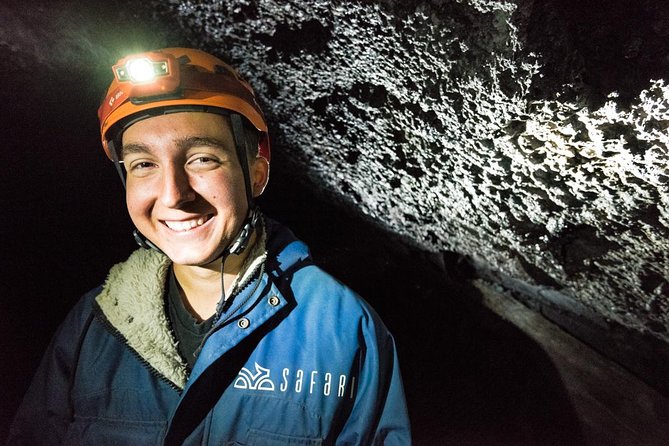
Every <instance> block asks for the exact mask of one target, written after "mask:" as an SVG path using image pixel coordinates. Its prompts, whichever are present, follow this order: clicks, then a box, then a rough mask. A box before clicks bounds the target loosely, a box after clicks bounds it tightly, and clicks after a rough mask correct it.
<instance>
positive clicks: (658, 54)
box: [520, 0, 669, 108]
mask: <svg viewBox="0 0 669 446" xmlns="http://www.w3.org/2000/svg"><path fill="white" fill-rule="evenodd" d="M520 9H521V10H524V11H525V14H527V18H526V20H527V23H526V32H527V34H526V37H525V40H526V49H527V50H528V51H532V52H535V53H538V54H539V55H540V56H541V59H542V63H543V64H544V68H543V69H542V73H543V77H541V78H536V79H535V80H534V84H533V90H532V93H533V95H535V97H536V98H538V99H548V98H551V97H553V96H554V95H555V94H556V93H562V94H563V97H567V98H572V97H573V96H574V95H577V96H581V97H582V98H583V99H585V100H586V102H587V104H588V105H589V106H591V107H593V108H596V107H599V106H601V104H602V103H603V102H604V101H605V100H606V97H607V96H608V95H609V94H610V93H611V92H618V93H619V95H620V96H619V97H620V101H621V103H623V104H624V103H629V101H631V100H633V99H634V98H636V97H637V96H638V94H639V92H640V91H641V90H643V89H645V88H648V85H649V80H651V79H668V78H669V3H667V2H658V1H654V0H639V1H635V2H630V1H627V0H590V1H582V0H545V1H529V2H521V7H520ZM528 13H529V14H528ZM565 84H570V86H569V87H567V88H564V86H565ZM573 87H575V88H573Z"/></svg>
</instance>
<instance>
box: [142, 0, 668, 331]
mask: <svg viewBox="0 0 669 446" xmlns="http://www.w3.org/2000/svg"><path fill="white" fill-rule="evenodd" d="M154 7H155V10H156V11H158V12H159V13H161V14H165V15H170V16H176V17H177V20H178V22H179V23H180V25H181V27H182V28H183V30H184V31H185V32H186V33H187V35H188V36H189V38H190V39H191V40H192V42H193V44H194V45H197V46H199V47H201V48H203V49H208V50H210V51H213V52H215V53H217V54H218V55H220V56H222V57H223V58H225V59H227V60H229V61H230V62H232V63H233V64H234V65H235V66H237V67H238V68H239V70H240V71H241V72H242V74H243V75H244V76H245V77H247V78H248V79H249V80H250V82H251V83H252V84H253V85H254V87H255V89H256V92H257V93H258V94H259V96H260V98H261V101H262V102H263V105H264V108H265V110H266V113H267V115H268V118H269V120H270V124H271V127H272V129H271V132H272V137H273V138H274V140H275V141H276V143H275V147H280V149H281V150H282V151H284V152H285V156H286V158H287V159H288V160H289V161H290V162H291V163H292V164H293V165H294V166H295V167H296V169H295V172H296V173H295V175H296V177H297V179H299V180H302V181H307V182H309V183H311V184H313V185H314V186H315V187H317V188H319V189H320V190H321V192H323V193H326V194H327V195H328V196H330V197H335V198H336V199H338V200H339V201H341V202H344V203H346V204H348V205H350V206H351V207H352V208H355V209H358V210H359V212H361V213H363V214H364V215H366V216H368V218H369V219H371V220H373V221H374V222H376V223H377V224H378V225H381V226H383V227H385V228H387V229H390V230H391V231H393V232H394V233H396V234H399V235H400V236H401V237H402V238H404V239H405V240H408V241H410V242H411V243H413V244H415V245H418V246H420V247H422V248H426V249H428V250H431V251H453V252H457V253H460V254H463V255H466V256H468V257H469V258H471V259H472V261H473V262H474V264H475V265H476V266H477V267H478V268H479V270H480V271H483V272H488V273H489V275H491V276H494V277H496V278H497V279H498V280H501V281H502V282H503V283H505V284H507V285H509V286H511V287H514V284H515V286H516V287H517V288H522V289H523V290H524V291H525V292H527V291H528V290H529V292H531V293H534V294H535V296H537V297H538V298H539V299H549V300H550V299H553V300H554V301H555V300H556V298H555V297H554V296H556V295H557V296H559V299H558V300H560V302H562V304H564V305H566V306H568V307H569V306H571V307H572V308H582V309H583V311H585V312H592V314H595V315H597V317H599V318H600V319H601V320H603V321H605V322H613V323H616V324H620V325H621V326H624V327H627V328H629V329H632V330H634V331H636V332H639V333H646V334H651V335H652V336H654V337H655V338H657V339H660V340H663V341H667V340H669V333H668V330H669V194H668V183H669V170H668V162H669V154H668V150H669V148H668V147H669V134H668V133H667V128H668V126H669V84H668V83H667V81H666V80H665V79H666V78H667V76H668V74H667V73H669V72H668V71H667V69H668V68H669V49H668V47H667V43H666V42H667V40H668V39H667V36H668V35H669V24H668V23H669V7H668V6H664V5H659V6H658V5H657V4H655V3H653V2H650V1H648V0H641V1H638V2H635V3H634V5H631V4H629V2H623V1H622V0H615V1H607V2H604V1H594V2H578V1H576V0H568V1H558V0H552V1H543V2H538V1H537V2H533V1H523V0H520V1H515V2H512V1H503V0H453V1H443V0H442V1H440V0H432V1H408V2H407V1H399V0H397V1H395V0H376V1H373V0H368V1H360V0H357V1H355V0H333V1H323V0H315V1H310V2H304V1H297V0H287V1H281V2H279V1H270V0H226V1H220V0H202V1H197V2H196V1H174V0H172V1H168V2H164V1H156V2H154ZM298 166H299V169H297V167H298ZM551 296H553V297H551Z"/></svg>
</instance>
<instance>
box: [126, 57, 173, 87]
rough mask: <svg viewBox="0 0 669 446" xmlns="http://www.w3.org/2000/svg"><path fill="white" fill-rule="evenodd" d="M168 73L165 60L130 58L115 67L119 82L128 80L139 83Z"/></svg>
mask: <svg viewBox="0 0 669 446" xmlns="http://www.w3.org/2000/svg"><path fill="white" fill-rule="evenodd" d="M169 74H170V70H169V66H168V64H167V61H165V60H163V61H159V62H154V61H152V60H150V59H148V58H141V59H132V60H129V61H128V62H126V64H125V65H124V66H121V67H116V78H117V79H118V80H119V81H120V82H127V81H130V82H133V83H136V84H139V83H145V82H151V81H153V80H154V79H156V78H157V77H161V76H167V75H169Z"/></svg>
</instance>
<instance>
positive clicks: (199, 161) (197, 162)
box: [188, 156, 219, 166]
mask: <svg viewBox="0 0 669 446" xmlns="http://www.w3.org/2000/svg"><path fill="white" fill-rule="evenodd" d="M218 162H219V161H218V160H217V159H215V158H212V157H209V156H198V157H195V158H192V159H191V160H190V161H189V162H188V164H192V165H194V166H208V165H214V164H216V163H218Z"/></svg>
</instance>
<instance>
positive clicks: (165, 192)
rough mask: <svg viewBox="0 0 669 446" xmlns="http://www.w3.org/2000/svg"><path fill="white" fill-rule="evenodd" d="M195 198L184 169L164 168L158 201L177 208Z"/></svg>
mask: <svg viewBox="0 0 669 446" xmlns="http://www.w3.org/2000/svg"><path fill="white" fill-rule="evenodd" d="M194 199H195V191H194V190H193V188H192V187H191V184H190V179H189V177H188V174H187V173H186V172H185V170H184V169H181V168H178V167H169V168H166V169H165V171H164V172H163V178H162V189H161V191H160V201H161V202H162V204H163V205H164V206H166V207H171V208H178V207H180V206H182V205H183V204H184V203H188V202H190V201H193V200H194Z"/></svg>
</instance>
